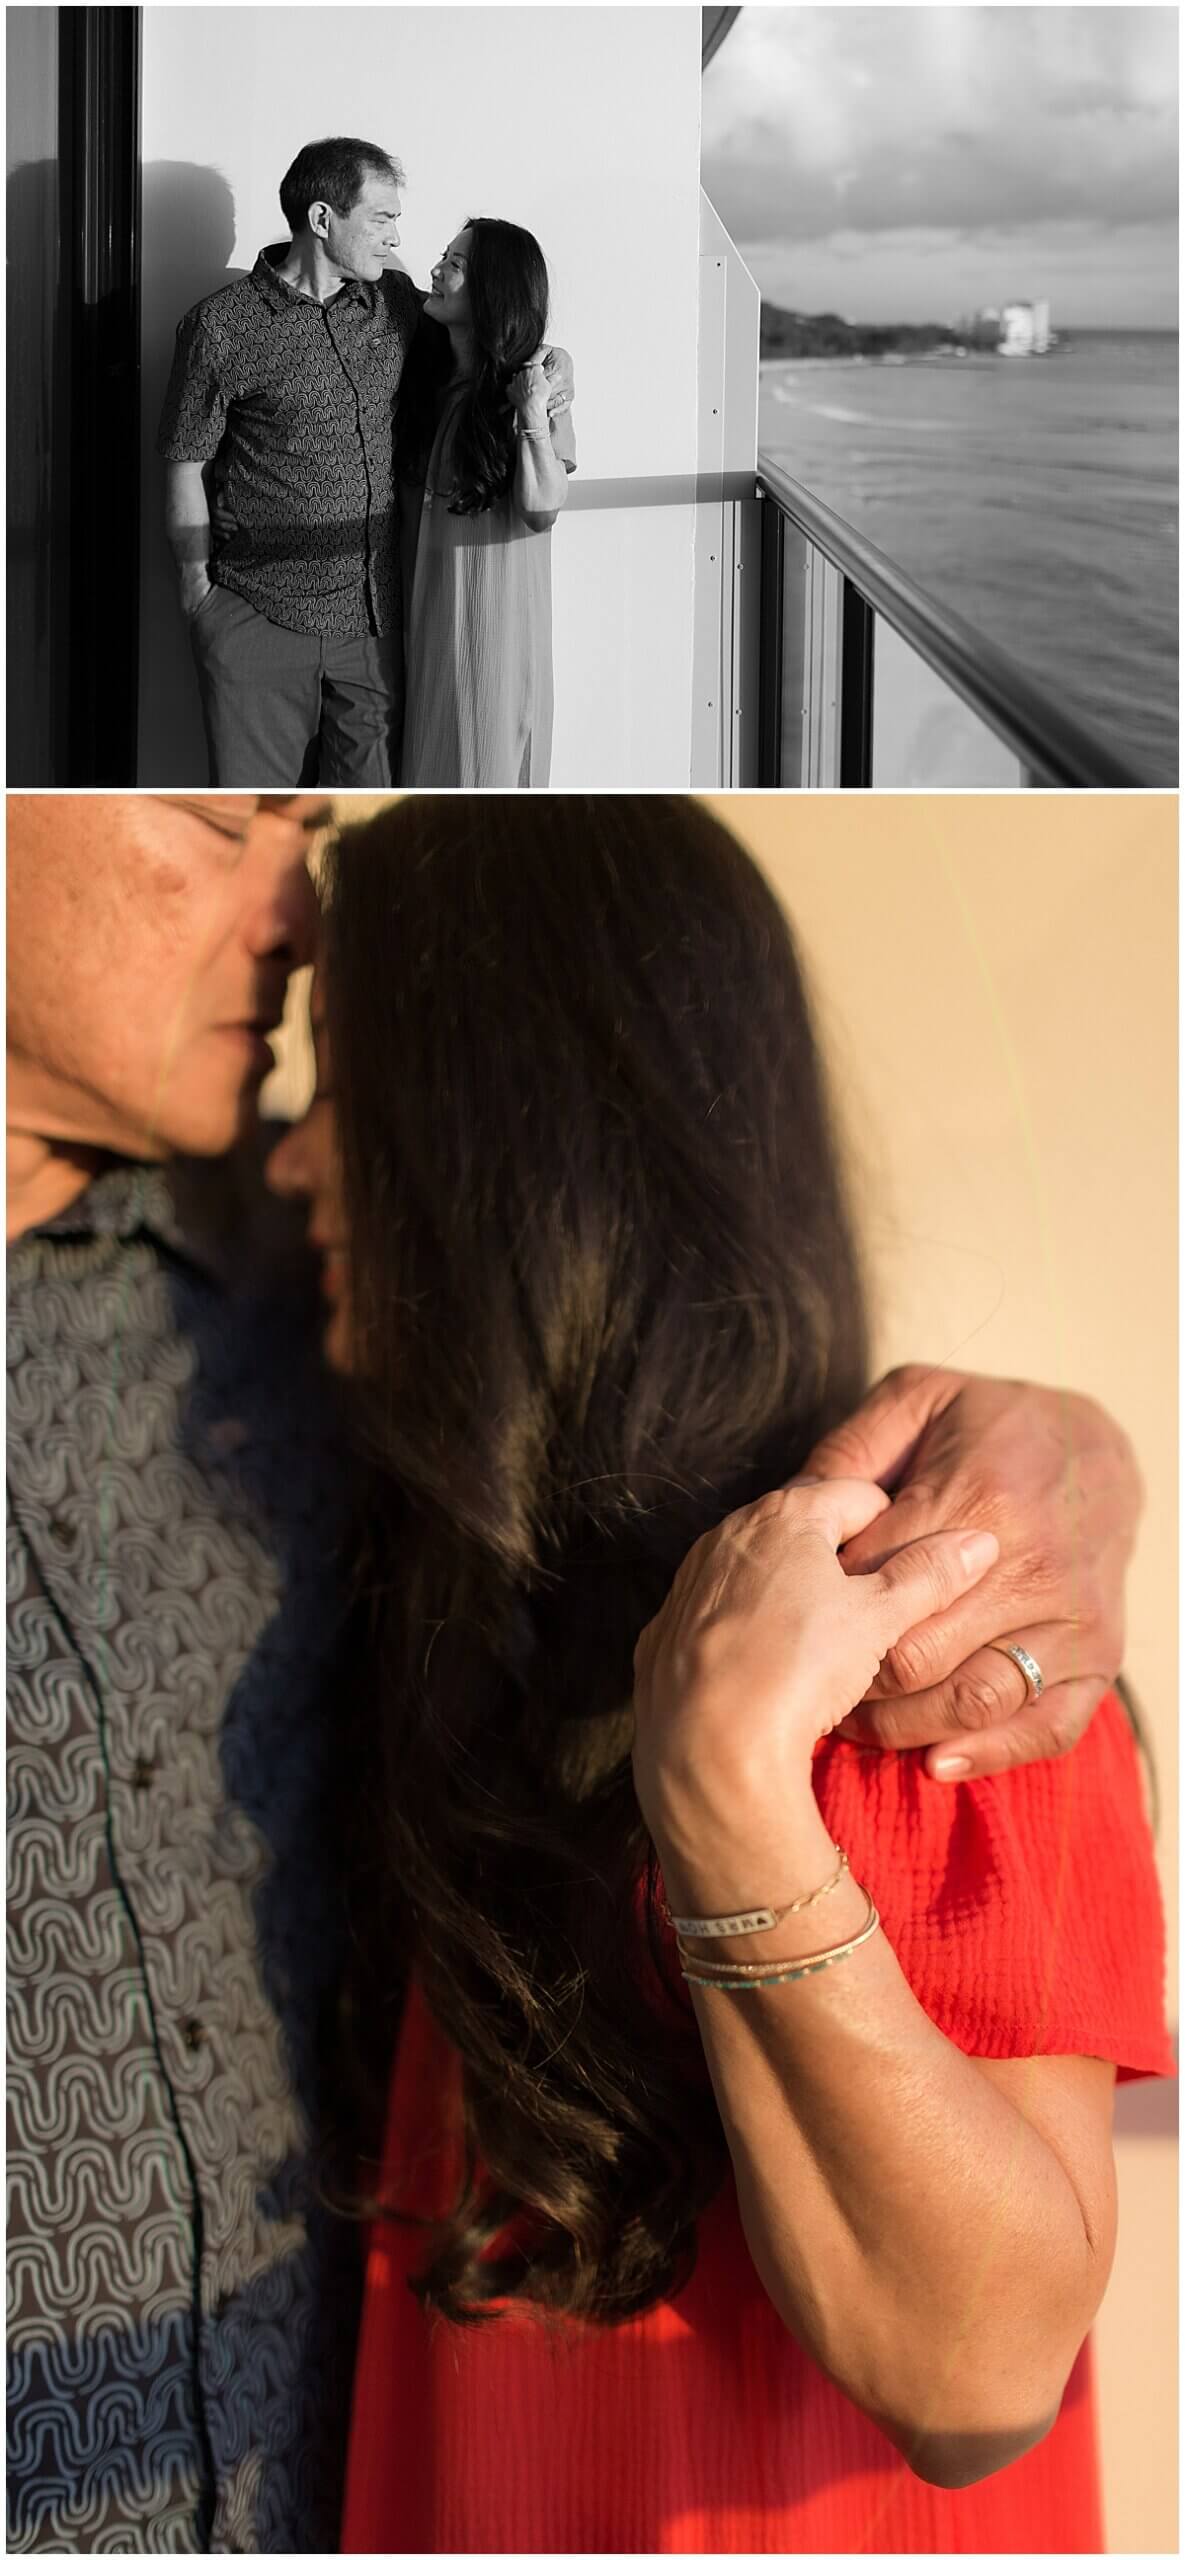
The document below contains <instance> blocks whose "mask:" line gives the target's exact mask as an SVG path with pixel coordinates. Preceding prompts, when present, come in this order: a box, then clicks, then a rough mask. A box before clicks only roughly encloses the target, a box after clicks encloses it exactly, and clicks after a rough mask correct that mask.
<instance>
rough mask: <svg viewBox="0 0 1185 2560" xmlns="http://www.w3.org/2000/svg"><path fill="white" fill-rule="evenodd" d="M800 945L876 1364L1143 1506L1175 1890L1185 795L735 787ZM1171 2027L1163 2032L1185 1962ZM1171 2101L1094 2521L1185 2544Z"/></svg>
mask: <svg viewBox="0 0 1185 2560" xmlns="http://www.w3.org/2000/svg"><path fill="white" fill-rule="evenodd" d="M709 806H711V807H712V808H714V809H716V810H717V811H718V812H719V814H720V815H721V816H722V817H723V818H724V819H725V820H726V821H727V822H728V823H729V824H730V825H731V826H732V827H733V828H734V829H735V831H736V832H737V833H738V834H739V835H740V836H741V837H742V838H743V840H744V841H745V843H746V844H747V845H748V846H749V848H750V850H751V851H752V852H753V853H755V854H756V855H757V856H758V857H759V859H760V860H761V862H762V863H763V864H764V865H765V867H766V869H767V871H768V872H769V875H770V877H771V879H772V880H773V882H774V884H775V886H776V887H777V889H778V890H779V892H780V894H781V895H782V897H783V899H784V900H785V903H786V905H787V907H788V909H789V910H790V913H791V915H792V916H793V918H794V920H795V923H796V924H797V926H798V927H799V929H800V936H801V941H802V945H803V949H804V952H805V955H806V957H807V960H808V963H809V964H810V966H811V970H812V977H813V982H814V985H815V988H816V992H817V997H818V1000H819V1004H820V1009H821V1012H822V1016H823V1027H824V1031H825V1036H826V1037H827V1040H828V1044H829V1047H830V1052H831V1056H832V1061H833V1067H834V1072H835V1075H836V1080H837V1084H838V1088H839V1093H840V1098H841V1104H842V1107H843V1109H844V1113H845V1117H846V1121H847V1124H848V1127H849V1129H850V1131H851V1132H852V1137H853V1141H854V1145H855V1149H856V1154H857V1159H858V1163H859V1167H860V1173H859V1184H860V1196H861V1199H862V1203H863V1209H864V1225H865V1234H866V1238H867V1244H868V1250H869V1256H870V1262H871V1268H872V1275H873V1282H874V1288H875V1291H876V1294H877V1300H878V1333H877V1350H878V1355H879V1363H880V1365H881V1366H887V1365H888V1364H889V1363H890V1362H892V1361H894V1360H902V1359H907V1358H915V1359H916V1358H919V1357H921V1358H924V1359H932V1360H944V1361H949V1362H951V1363H953V1364H954V1365H955V1366H958V1367H969V1368H977V1369H984V1370H990V1371H994V1372H997V1373H1001V1374H1009V1375H1014V1376H1017V1377H1032V1378H1040V1379H1042V1380H1045V1381H1048V1382H1050V1383H1056V1384H1061V1385H1068V1386H1075V1387H1081V1388H1085V1389H1088V1390H1089V1391H1090V1392H1091V1393H1092V1394H1094V1395H1097V1396H1098V1397H1100V1398H1101V1400H1102V1402H1103V1403H1104V1404H1106V1405H1107V1406H1108V1407H1109V1408H1110V1410H1111V1411H1112V1412H1113V1413H1114V1414H1115V1415H1116V1416H1117V1417H1118V1419H1119V1420H1120V1421H1121V1422H1122V1423H1123V1424H1124V1426H1125V1428H1126V1429H1127V1430H1128V1431H1129V1432H1130V1434H1131V1436H1132V1439H1133V1441H1134V1443H1135V1447H1136V1450H1137V1452H1138V1455H1139V1460H1140V1465H1141V1468H1142V1470H1143V1474H1144V1480H1145V1484H1146V1487H1147V1496H1148V1499H1147V1508H1146V1511H1145V1514H1144V1520H1143V1525H1142V1530H1141V1535H1140V1541H1139V1546H1138V1550H1137V1554H1136V1557H1135V1561H1134V1564H1133V1567H1132V1573H1131V1581H1130V1606H1129V1640H1128V1651H1127V1669H1128V1671H1129V1672H1130V1675H1131V1678H1132V1680H1133V1682H1134V1683H1135V1686H1136V1688H1137V1689H1138V1692H1139V1696H1140V1702H1141V1706H1142V1708H1143V1710H1144V1713H1145V1716H1146V1718H1147V1722H1148V1725H1149V1727H1150V1730H1151V1733H1152V1737H1153V1743H1154V1749H1155V1754H1156V1761H1157V1767H1158V1773H1159V1783H1160V1794H1161V1800H1162V1806H1163V1811H1162V1815H1161V1835H1160V1839H1159V1842H1158V1852H1159V1859H1160V1867H1161V1875H1162V1878H1163V1882H1164V1887H1165V1893H1166V1899H1167V1900H1168V1904H1169V1911H1170V1950H1171V1949H1172V1948H1173V1947H1174V1946H1175V1930H1174V1929H1173V1927H1172V1913H1173V1910H1174V1908H1175V1893H1176V1836H1175V1824H1174V1813H1175V1808H1176V1802H1177V1640H1176V1613H1175V1587H1176V1585H1175V1564H1176V1553H1177V1531H1176V1486H1177V1456H1176V1433H1175V1423H1176V1413H1177V1377H1176V1319H1177V1211H1176V1189H1177V1136H1176V1107H1175V1104H1176V1030H1175V1023H1176V942H1177V936H1176V876H1177V873H1176V841H1177V810H1176V802H1175V800H1172V799H1169V798H1168V797H1165V798H1154V797H1151V796H1149V795H1144V796H1142V797H1141V798H1139V799H1134V798H1133V799H1104V798H1092V799H1084V798H1082V797H1077V798H1074V799H1060V798H1056V797H1053V796H1052V795H1049V794H1046V793H1039V794H1037V793H1034V794H1032V795H1029V796H1027V797H1024V798H1021V799H1014V798H1009V799H1008V800H1007V801H1004V800H1000V799H991V798H986V797H979V798H974V799H972V798H965V797H958V798H943V797H937V798H925V799H921V798H891V799H890V798H881V797H879V796H878V797H871V796H870V797H857V796H852V797H844V798H839V797H836V798H827V799H822V800H813V801H812V802H811V803H810V804H809V806H808V805H806V804H805V803H803V802H802V801H798V800H790V799H787V798H786V797H785V796H783V797H781V798H778V797H775V796H773V795H766V794H760V795H749V794H745V795H733V796H731V797H725V798H715V799H712V800H710V802H709ZM1170 1968H1171V1970H1172V1971H1173V1983H1172V1985H1171V1988H1170V1999H1171V2002H1172V2006H1171V2010H1170V2014H1171V2015H1172V2016H1173V2017H1174V2018H1175V2016H1176V2006H1175V1999H1176V1993H1175V1969H1174V1968H1172V1958H1171V1952H1170ZM1175 2094H1176V2093H1175V2090H1174V2089H1171V2088H1169V2087H1167V2086H1164V2085H1163V2084H1161V2085H1153V2084H1144V2083H1138V2082H1137V2083H1135V2084H1134V2085H1132V2086H1131V2087H1130V2088H1126V2089H1123V2090H1120V2092H1119V2094H1118V2098H1117V2102H1116V2122H1117V2128H1118V2134H1119V2140H1118V2145H1117V2151H1118V2159H1119V2175H1120V2237H1119V2250H1118V2256H1117V2261H1116V2267H1115V2272H1114V2275H1113V2277H1112V2280H1111V2286H1110V2289H1109V2292H1108V2295H1107V2299H1106V2301H1105V2303H1104V2306H1103V2310H1102V2314H1101V2316H1100V2319H1099V2322H1098V2326H1097V2332H1096V2335H1097V2343H1098V2361H1099V2375H1100V2399H1101V2412H1102V2432H1103V2454H1104V2483H1105V2495H1106V2522H1107V2538H1108V2543H1109V2547H1110V2549H1111V2550H1113V2551H1117V2552H1131V2551H1168V2550H1173V2549H1175V2548H1176V2547H1177V2537H1176V2527H1175V2517H1176V2482H1175V2460H1174V2454H1175V2446H1176V2439H1177V2382H1176V2320H1175V2309H1176V2304H1175V2285H1174V2271H1175V2268H1176V2263H1177V2247H1176V2158H1175V2143H1174V2139H1173V2126H1174V2122H1175V2108H1174V2104H1173V2101H1174V2099H1175Z"/></svg>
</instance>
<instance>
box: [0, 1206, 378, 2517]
mask: <svg viewBox="0 0 1185 2560" xmlns="http://www.w3.org/2000/svg"><path fill="white" fill-rule="evenodd" d="M182 1188H183V1180H182V1177H181V1176H178V1177H177V1178H176V1180H172V1179H170V1178H169V1177H166V1175H165V1174H164V1173H163V1172H161V1171H159V1170H157V1171H152V1172H146V1171H138V1170H136V1169H133V1168H126V1167H117V1168H115V1169H113V1170H112V1171H110V1172H109V1173H107V1174H105V1175H104V1176H103V1177H102V1178H101V1179H100V1180H99V1181H98V1182H96V1183H95V1184H94V1185H92V1187H91V1190H90V1191H89V1192H88V1193H87V1194H86V1195H85V1197H84V1199H83V1200H82V1201H80V1202H79V1203H77V1204H76V1205H75V1207H74V1208H73V1209H72V1210H70V1211H69V1212H67V1213H66V1214H65V1216H64V1217H63V1218H61V1219H58V1220H56V1221H55V1222H54V1223H53V1225H52V1226H49V1227H46V1228H43V1229H42V1230H40V1231H39V1232H37V1233H35V1234H33V1235H31V1236H29V1237H26V1238H24V1239H22V1240H21V1242H20V1243H18V1244H17V1245H16V1246H14V1248H13V1250H12V1252H11V1253H10V1257H9V1516H8V1641H9V1737H10V1738H9V1955H8V1983H9V2134H8V2161H9V2257H8V2272H9V2296H10V2310H9V2360H10V2361H9V2410H10V2422H9V2423H10V2439H9V2472H8V2494H9V2526H8V2547H9V2548H10V2549H11V2550H13V2551H20V2552H25V2551H48V2550H55V2551H62V2550H65V2551H76V2550H77V2551H96V2552H107V2551H191V2550H194V2549H216V2550H230V2551H235V2550H238V2551H308V2550H325V2549H332V2548H335V2547H336V2540H337V2521H338V2514H339V2496H340V2470H341V2459H342V2444H343V2430H344V2421H345V2410H346V2397H347V2393H348V2387H349V2369H350V2360H351V2353H352V2343H353V2329H354V2321H355V2317H356V2275H355V2258H356V2253H357V2241H356V2237H355V2235H354V2233H353V2232H352V2231H350V2230H349V2229H348V2228H346V2227H344V2226H341V2225H338V2224H335V2223H334V2222H333V2221H332V2220H331V2219H330V2217H329V2215H328V2214H327V2213H326V2211H325V2210H324V2209H323V2208H322V2206H321V2205H320V2204H319V2202H318V2201H317V2192H316V2189H317V2175H318V2168H319V2163H320V2145H321V2137H322V2130H323V2119H324V2096H325V2093H324V2091H323V2090H322V2088H321V2085H320V2080H319V2062H318V2039H319V2035H320V2032H321V2029H322V2026H323V2018H324V2011H325V2006H326V2003H327V2001H328V1999H329V1998H330V1996H331V1994H332V1991H333V1987H334V1981H335V1973H336V1966H337V1962H338V1954H339V1937H338V1922H337V1901H336V1890H335V1879H334V1876H333V1873H332V1871H331V1867H330V1864H329V1852H328V1848H327V1845H326V1842H325V1836H324V1835H325V1824H324V1821H323V1818H322V1816H323V1806H324V1799H325V1792H326V1786H327V1780H328V1775H329V1767H330V1723H329V1716H328V1711H327V1700H328V1696H329V1692H330V1689H331V1663H332V1650H333V1646H334V1643H335V1640H336V1637H337V1633H338V1629H339V1623H340V1617H341V1601H340V1591H339V1577H338V1564H337V1543H338V1538H339V1534H340V1518H341V1500H342V1476H341V1470H340V1464H339V1460H338V1458H337V1456H336V1454H335V1445H334V1430H333V1417H332V1412H331V1410H330V1408H329V1407H328V1405H327V1403H326V1400H325V1396H324V1392H323V1389H322V1387H321V1384H320V1382H319V1375H318V1367H317V1363H316V1359H315V1337H314V1336H313V1334H312V1332H311V1329H310V1327H309V1325H308V1324H307V1322H306V1321H305V1319H304V1317H303V1315H302V1313H301V1310H300V1307H299V1304H298V1302H297V1301H296V1299H295V1298H293V1299H291V1301H290V1303H289V1307H288V1310H287V1311H286V1309H285V1305H284V1302H283V1299H282V1298H281V1300H280V1301H277V1299H276V1297H275V1296H274V1294H273V1290H272V1286H271V1281H272V1279H273V1278H274V1277H275V1275H274V1273H269V1274H268V1277H267V1285H263V1283H262V1280H261V1272H262V1268H263V1266H262V1263H261V1261H260V1258H259V1255H258V1252H257V1250H256V1245H255V1243H254V1242H253V1239H252V1233H251V1228H250V1222H249V1221H248V1222H243V1221H241V1220H240V1221H239V1222H238V1223H237V1224H236V1222H235V1220H234V1219H229V1220H228V1219H224V1220H223V1222H222V1227H221V1229H220V1230H218V1232H217V1234H216V1235H214V1234H213V1233H212V1234H211V1236H207V1237H205V1238H203V1240H202V1241H201V1242H196V1243H195V1241H194V1235H193V1233H192V1232H190V1231H189V1230H188V1229H187V1228H186V1226H185V1224H184V1222H183V1219H182V1217H181V1215H180V1213H179V1208H178V1196H179V1191H180V1190H181V1189H182Z"/></svg>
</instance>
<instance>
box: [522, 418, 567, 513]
mask: <svg viewBox="0 0 1185 2560" xmlns="http://www.w3.org/2000/svg"><path fill="white" fill-rule="evenodd" d="M517 443H518V455H517V460H516V463H515V472H514V503H515V505H516V507H517V508H518V511H519V514H520V515H521V516H524V517H525V518H526V521H527V523H528V524H529V525H530V527H531V529H532V532H539V533H542V532H545V531H546V529H547V526H548V525H550V524H553V523H554V522H555V519H556V517H557V515H558V514H559V511H560V508H561V507H562V506H563V504H564V501H565V499H566V497H567V495H568V474H567V472H566V471H565V469H564V466H563V463H562V462H561V461H560V460H559V458H558V455H557V454H556V453H555V451H554V448H553V446H552V441H551V430H550V428H549V427H548V428H544V429H542V430H541V431H540V432H539V433H537V434H530V435H528V434H526V433H524V432H522V431H521V430H520V432H519V434H518V438H517Z"/></svg>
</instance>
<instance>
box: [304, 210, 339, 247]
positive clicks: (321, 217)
mask: <svg viewBox="0 0 1185 2560" xmlns="http://www.w3.org/2000/svg"><path fill="white" fill-rule="evenodd" d="M332 211H333V207H332V205H328V204H311V205H310V206H309V212H308V224H309V229H310V231H312V232H314V233H315V234H316V237H317V239H318V240H325V239H327V238H328V235H329V217H330V214H331V213H332Z"/></svg>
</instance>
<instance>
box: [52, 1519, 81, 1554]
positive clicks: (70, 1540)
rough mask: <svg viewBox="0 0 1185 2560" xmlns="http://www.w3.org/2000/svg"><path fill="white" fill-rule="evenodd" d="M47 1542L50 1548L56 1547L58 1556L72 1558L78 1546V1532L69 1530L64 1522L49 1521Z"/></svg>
mask: <svg viewBox="0 0 1185 2560" xmlns="http://www.w3.org/2000/svg"><path fill="white" fill-rule="evenodd" d="M49 1542H50V1545H51V1547H56V1549H57V1552H58V1554H59V1555H60V1556H72V1555H73V1553H74V1550H75V1547H76V1546H77V1544H78V1531H77V1529H71V1528H70V1527H69V1525H68V1523H67V1522H66V1521H65V1520H51V1521H50V1524H49Z"/></svg>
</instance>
